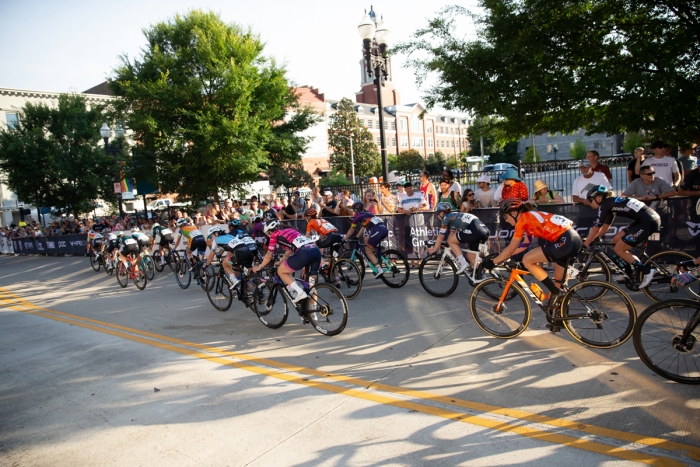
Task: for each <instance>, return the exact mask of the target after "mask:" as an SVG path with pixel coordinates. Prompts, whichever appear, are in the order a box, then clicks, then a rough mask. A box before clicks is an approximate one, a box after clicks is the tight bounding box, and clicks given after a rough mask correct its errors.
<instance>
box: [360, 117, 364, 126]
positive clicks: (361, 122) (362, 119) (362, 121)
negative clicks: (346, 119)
mask: <svg viewBox="0 0 700 467" xmlns="http://www.w3.org/2000/svg"><path fill="white" fill-rule="evenodd" d="M360 124H361V125H363V126H364V124H365V119H364V118H361V119H360Z"/></svg>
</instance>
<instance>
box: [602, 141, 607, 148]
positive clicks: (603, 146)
mask: <svg viewBox="0 0 700 467" xmlns="http://www.w3.org/2000/svg"><path fill="white" fill-rule="evenodd" d="M605 146H606V144H605V141H603V145H602V148H603V149H605Z"/></svg>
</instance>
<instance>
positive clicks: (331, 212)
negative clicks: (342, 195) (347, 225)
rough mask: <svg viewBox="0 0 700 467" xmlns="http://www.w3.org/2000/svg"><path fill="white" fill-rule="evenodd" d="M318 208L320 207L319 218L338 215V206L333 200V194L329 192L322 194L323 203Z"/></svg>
mask: <svg viewBox="0 0 700 467" xmlns="http://www.w3.org/2000/svg"><path fill="white" fill-rule="evenodd" d="M319 206H321V217H335V216H338V215H340V206H338V201H337V200H335V199H333V193H332V192H331V191H330V190H326V191H324V192H323V201H321V204H320V205H319Z"/></svg>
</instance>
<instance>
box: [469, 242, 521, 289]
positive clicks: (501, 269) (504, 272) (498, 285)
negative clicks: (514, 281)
mask: <svg viewBox="0 0 700 467" xmlns="http://www.w3.org/2000/svg"><path fill="white" fill-rule="evenodd" d="M496 256H498V255H497V254H495V253H494V254H490V255H487V256H486V257H484V258H483V259H482V261H480V262H479V265H478V266H477V267H476V277H477V279H483V278H484V277H486V276H487V275H492V274H491V273H489V271H485V270H484V267H483V266H482V263H483V260H485V259H494V258H495V257H496ZM494 271H496V272H497V273H498V274H500V276H501V277H508V276H509V275H510V271H508V269H507V268H506V267H505V265H503V264H501V265H499V266H496V268H495V269H494ZM505 285H506V282H505V281H499V280H497V281H496V282H494V283H489V285H488V286H486V287H484V289H483V290H484V293H485V294H486V295H488V296H489V297H491V298H492V299H494V300H499V299H500V298H501V292H503V287H504V286H505ZM516 294H517V292H515V291H513V290H509V291H508V295H507V296H506V300H510V299H511V298H513V297H515V295H516Z"/></svg>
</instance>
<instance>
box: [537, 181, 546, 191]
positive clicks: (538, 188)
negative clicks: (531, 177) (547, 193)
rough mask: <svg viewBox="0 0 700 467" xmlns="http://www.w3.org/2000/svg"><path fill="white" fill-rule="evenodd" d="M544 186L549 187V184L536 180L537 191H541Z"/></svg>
mask: <svg viewBox="0 0 700 467" xmlns="http://www.w3.org/2000/svg"><path fill="white" fill-rule="evenodd" d="M542 188H549V185H548V184H547V183H545V182H543V181H542V180H536V181H535V191H536V192H537V191H540V190H541V189H542Z"/></svg>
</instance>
